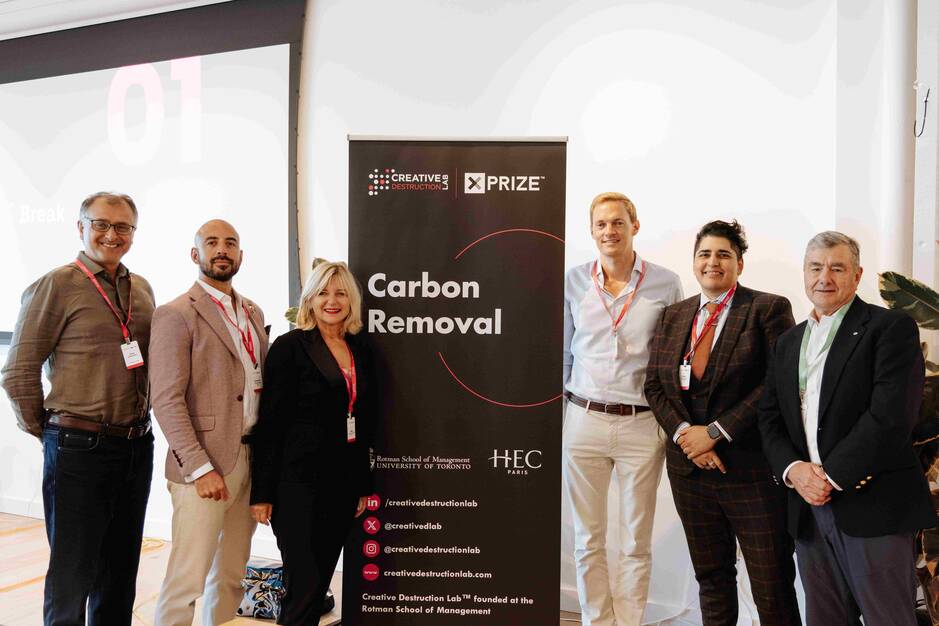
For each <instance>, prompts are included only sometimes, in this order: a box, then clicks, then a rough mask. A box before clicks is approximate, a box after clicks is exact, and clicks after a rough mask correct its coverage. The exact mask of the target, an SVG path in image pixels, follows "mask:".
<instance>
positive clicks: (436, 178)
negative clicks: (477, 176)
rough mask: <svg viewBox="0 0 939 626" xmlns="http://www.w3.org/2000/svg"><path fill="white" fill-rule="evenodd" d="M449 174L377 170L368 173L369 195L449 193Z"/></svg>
mask: <svg viewBox="0 0 939 626" xmlns="http://www.w3.org/2000/svg"><path fill="white" fill-rule="evenodd" d="M448 189H450V175H449V174H435V173H426V172H399V171H398V170H397V169H395V168H393V167H384V168H377V167H376V168H375V169H373V170H372V171H371V172H369V173H368V195H370V196H377V195H378V194H379V193H381V192H383V191H447V190H448Z"/></svg>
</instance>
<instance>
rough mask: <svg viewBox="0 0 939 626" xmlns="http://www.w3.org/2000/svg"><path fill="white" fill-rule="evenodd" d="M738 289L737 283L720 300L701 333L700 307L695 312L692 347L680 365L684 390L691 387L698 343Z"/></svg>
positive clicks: (681, 382) (679, 374)
mask: <svg viewBox="0 0 939 626" xmlns="http://www.w3.org/2000/svg"><path fill="white" fill-rule="evenodd" d="M736 291H737V285H736V284H735V285H734V286H733V287H731V288H730V289H729V290H728V291H727V293H725V294H724V297H722V298H721V299H720V300H719V301H718V303H717V308H715V309H714V312H713V313H711V314H710V315H708V318H707V320H706V321H705V322H704V328H702V329H701V334H700V335H699V334H698V314H699V313H700V309H699V312H698V313H695V317H694V320H693V321H692V323H691V347H690V348H689V350H688V352H687V353H685V356H684V357H682V361H681V365H679V366H678V382H679V384H680V385H681V390H682V391H688V390H689V389H691V360H692V359H694V353H695V350H697V348H698V344H700V343H701V340H702V339H704V337H705V335H707V331H708V328H710V327H711V326H714V325H715V324H717V320H719V319H720V316H721V313H722V312H723V310H724V307H726V306H727V303H728V302H730V299H731V298H733V297H734V293H735V292H736ZM705 306H707V305H705Z"/></svg>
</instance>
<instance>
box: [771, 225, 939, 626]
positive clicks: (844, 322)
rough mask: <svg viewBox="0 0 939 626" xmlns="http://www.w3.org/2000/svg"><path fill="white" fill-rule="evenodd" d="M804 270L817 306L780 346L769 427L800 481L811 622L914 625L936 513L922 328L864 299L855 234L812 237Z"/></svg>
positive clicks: (791, 523)
mask: <svg viewBox="0 0 939 626" xmlns="http://www.w3.org/2000/svg"><path fill="white" fill-rule="evenodd" d="M803 270H804V278H805V293H806V295H807V296H808V298H809V300H811V302H812V305H813V309H812V312H811V314H810V315H809V319H808V320H807V321H806V322H803V323H802V324H799V325H798V326H796V327H794V328H793V329H792V330H790V331H788V332H786V333H784V334H783V335H782V336H781V337H780V338H779V340H778V341H777V343H776V349H775V355H774V357H773V359H772V361H771V362H770V369H769V372H768V373H767V378H766V391H765V393H764V396H763V399H762V401H761V403H760V409H759V426H760V432H761V434H762V438H763V448H764V450H765V451H766V455H767V457H768V458H769V461H770V465H771V466H772V469H773V471H774V472H775V473H776V475H777V476H779V477H781V478H782V481H783V482H784V483H785V484H786V485H787V486H788V487H791V489H790V491H789V511H788V529H789V532H790V534H791V535H792V536H793V537H794V538H795V540H796V541H795V543H796V557H797V560H798V562H799V575H800V577H801V578H802V584H803V587H804V588H805V600H806V620H807V623H808V624H809V626H814V625H816V624H817V625H819V626H827V625H829V624H859V623H860V622H859V619H858V618H859V617H861V616H863V618H864V623H865V624H869V625H879V624H891V625H909V626H912V625H914V624H915V623H916V618H915V616H914V612H913V606H914V598H915V583H914V577H913V567H914V552H913V534H914V533H915V532H916V531H917V530H919V529H921V528H929V527H932V526H935V525H936V522H937V519H936V514H935V511H934V510H933V508H932V505H931V503H930V499H929V488H928V486H927V484H926V479H925V476H924V475H923V470H922V469H921V468H920V465H919V460H918V458H917V455H916V453H915V452H914V450H913V446H912V442H911V440H910V433H911V431H912V429H913V426H914V424H915V423H916V421H917V420H918V418H919V408H920V404H921V401H922V392H923V377H924V366H923V355H922V352H921V351H920V347H919V330H918V329H917V327H916V323H915V322H914V321H913V320H912V319H911V318H910V317H909V316H908V315H906V314H905V313H903V312H901V311H892V310H889V309H884V308H882V307H879V306H874V305H872V304H867V303H866V302H864V301H862V300H861V299H860V298H858V297H857V295H856V292H857V286H858V283H859V282H860V280H861V273H862V271H863V270H862V268H861V265H860V251H859V248H858V244H857V242H856V241H855V240H854V239H852V238H851V237H848V236H847V235H844V234H842V233H838V232H834V231H826V232H823V233H819V234H818V235H816V236H815V237H813V238H812V240H811V241H809V243H808V246H807V248H806V251H805V263H804V266H803Z"/></svg>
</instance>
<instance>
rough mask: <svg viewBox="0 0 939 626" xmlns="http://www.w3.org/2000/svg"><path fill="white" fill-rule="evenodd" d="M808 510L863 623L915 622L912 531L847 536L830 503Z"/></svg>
mask: <svg viewBox="0 0 939 626" xmlns="http://www.w3.org/2000/svg"><path fill="white" fill-rule="evenodd" d="M812 513H813V517H814V519H815V524H816V527H817V528H819V529H821V531H822V534H823V535H824V536H825V538H826V539H827V540H828V545H829V547H830V549H831V554H832V555H833V557H834V560H835V562H836V563H837V564H838V566H839V567H838V569H839V570H840V572H842V574H843V577H844V583H845V584H846V586H847V587H848V589H849V590H850V594H851V596H852V597H853V599H854V602H856V604H857V606H859V607H860V612H861V615H863V616H864V623H865V625H866V626H915V624H916V616H915V615H914V612H913V604H914V599H915V597H916V583H915V579H914V573H913V565H914V559H913V534H912V533H902V534H897V535H884V536H881V537H851V536H849V535H846V534H844V533H843V532H841V531H840V530H839V529H838V527H837V526H836V524H835V518H834V514H833V512H832V511H831V507H829V506H823V507H813V509H812ZM800 563H801V561H800ZM806 595H808V589H806ZM819 624H821V622H819Z"/></svg>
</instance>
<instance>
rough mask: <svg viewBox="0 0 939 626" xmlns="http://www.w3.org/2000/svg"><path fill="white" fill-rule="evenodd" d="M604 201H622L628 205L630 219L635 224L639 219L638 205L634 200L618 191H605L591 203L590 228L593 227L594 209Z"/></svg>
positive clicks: (624, 204)
mask: <svg viewBox="0 0 939 626" xmlns="http://www.w3.org/2000/svg"><path fill="white" fill-rule="evenodd" d="M604 202H622V203H623V206H624V207H626V213H627V215H629V221H630V222H632V223H633V224H635V223H636V221H637V220H638V219H639V218H638V217H637V216H636V205H635V204H633V201H632V200H630V199H629V198H627V197H626V196H624V195H623V194H621V193H618V192H616V191H604V192H603V193H601V194H600V195H598V196H597V197H596V198H594V199H593V202H591V203H590V228H593V211H594V209H596V208H597V207H598V206H600V205H601V204H603V203H604Z"/></svg>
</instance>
